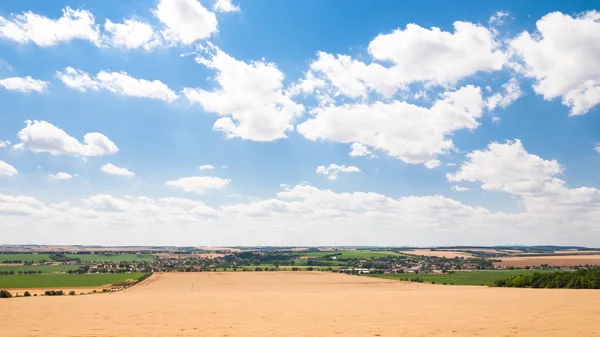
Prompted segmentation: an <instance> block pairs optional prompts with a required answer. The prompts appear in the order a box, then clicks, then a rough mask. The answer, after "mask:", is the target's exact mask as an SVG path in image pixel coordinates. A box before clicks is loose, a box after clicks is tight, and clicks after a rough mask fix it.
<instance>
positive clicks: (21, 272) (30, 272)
mask: <svg viewBox="0 0 600 337" xmlns="http://www.w3.org/2000/svg"><path fill="white" fill-rule="evenodd" d="M41 273H42V271H41V270H19V271H18V272H17V274H19V275H36V274H41ZM14 274H15V271H14V270H2V271H0V275H3V276H6V275H14Z"/></svg>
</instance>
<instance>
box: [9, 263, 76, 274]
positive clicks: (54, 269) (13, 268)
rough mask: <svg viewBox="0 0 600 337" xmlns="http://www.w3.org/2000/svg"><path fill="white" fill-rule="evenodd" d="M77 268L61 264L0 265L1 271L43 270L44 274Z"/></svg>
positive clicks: (16, 272)
mask: <svg viewBox="0 0 600 337" xmlns="http://www.w3.org/2000/svg"><path fill="white" fill-rule="evenodd" d="M74 269H77V267H76V266H69V265H61V266H37V265H36V266H0V272H4V271H14V272H15V274H18V273H19V272H20V271H21V272H25V271H41V272H42V275H45V274H56V273H60V272H63V273H64V272H67V271H69V270H74Z"/></svg>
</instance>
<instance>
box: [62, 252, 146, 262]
mask: <svg viewBox="0 0 600 337" xmlns="http://www.w3.org/2000/svg"><path fill="white" fill-rule="evenodd" d="M65 256H67V257H69V258H72V259H80V260H81V261H87V262H135V261H145V262H151V261H154V257H153V256H152V255H151V254H65Z"/></svg>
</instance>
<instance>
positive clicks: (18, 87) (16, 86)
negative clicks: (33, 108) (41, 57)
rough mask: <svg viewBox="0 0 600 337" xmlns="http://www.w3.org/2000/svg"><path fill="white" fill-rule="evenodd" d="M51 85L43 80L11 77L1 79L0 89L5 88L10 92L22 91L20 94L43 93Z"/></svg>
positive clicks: (29, 77)
mask: <svg viewBox="0 0 600 337" xmlns="http://www.w3.org/2000/svg"><path fill="white" fill-rule="evenodd" d="M48 85H49V83H48V82H46V81H42V80H36V79H34V78H31V76H27V77H9V78H3V79H0V87H4V89H6V90H10V91H20V92H32V91H36V92H43V91H44V90H46V88H48Z"/></svg>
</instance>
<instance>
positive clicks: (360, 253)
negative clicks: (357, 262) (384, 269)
mask: <svg viewBox="0 0 600 337" xmlns="http://www.w3.org/2000/svg"><path fill="white" fill-rule="evenodd" d="M335 254H338V255H336V256H337V258H343V259H368V258H371V257H385V256H390V255H391V256H398V255H401V254H398V253H396V252H391V251H383V250H338V251H329V252H303V253H300V255H301V256H302V257H311V258H321V257H328V256H333V255H335Z"/></svg>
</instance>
